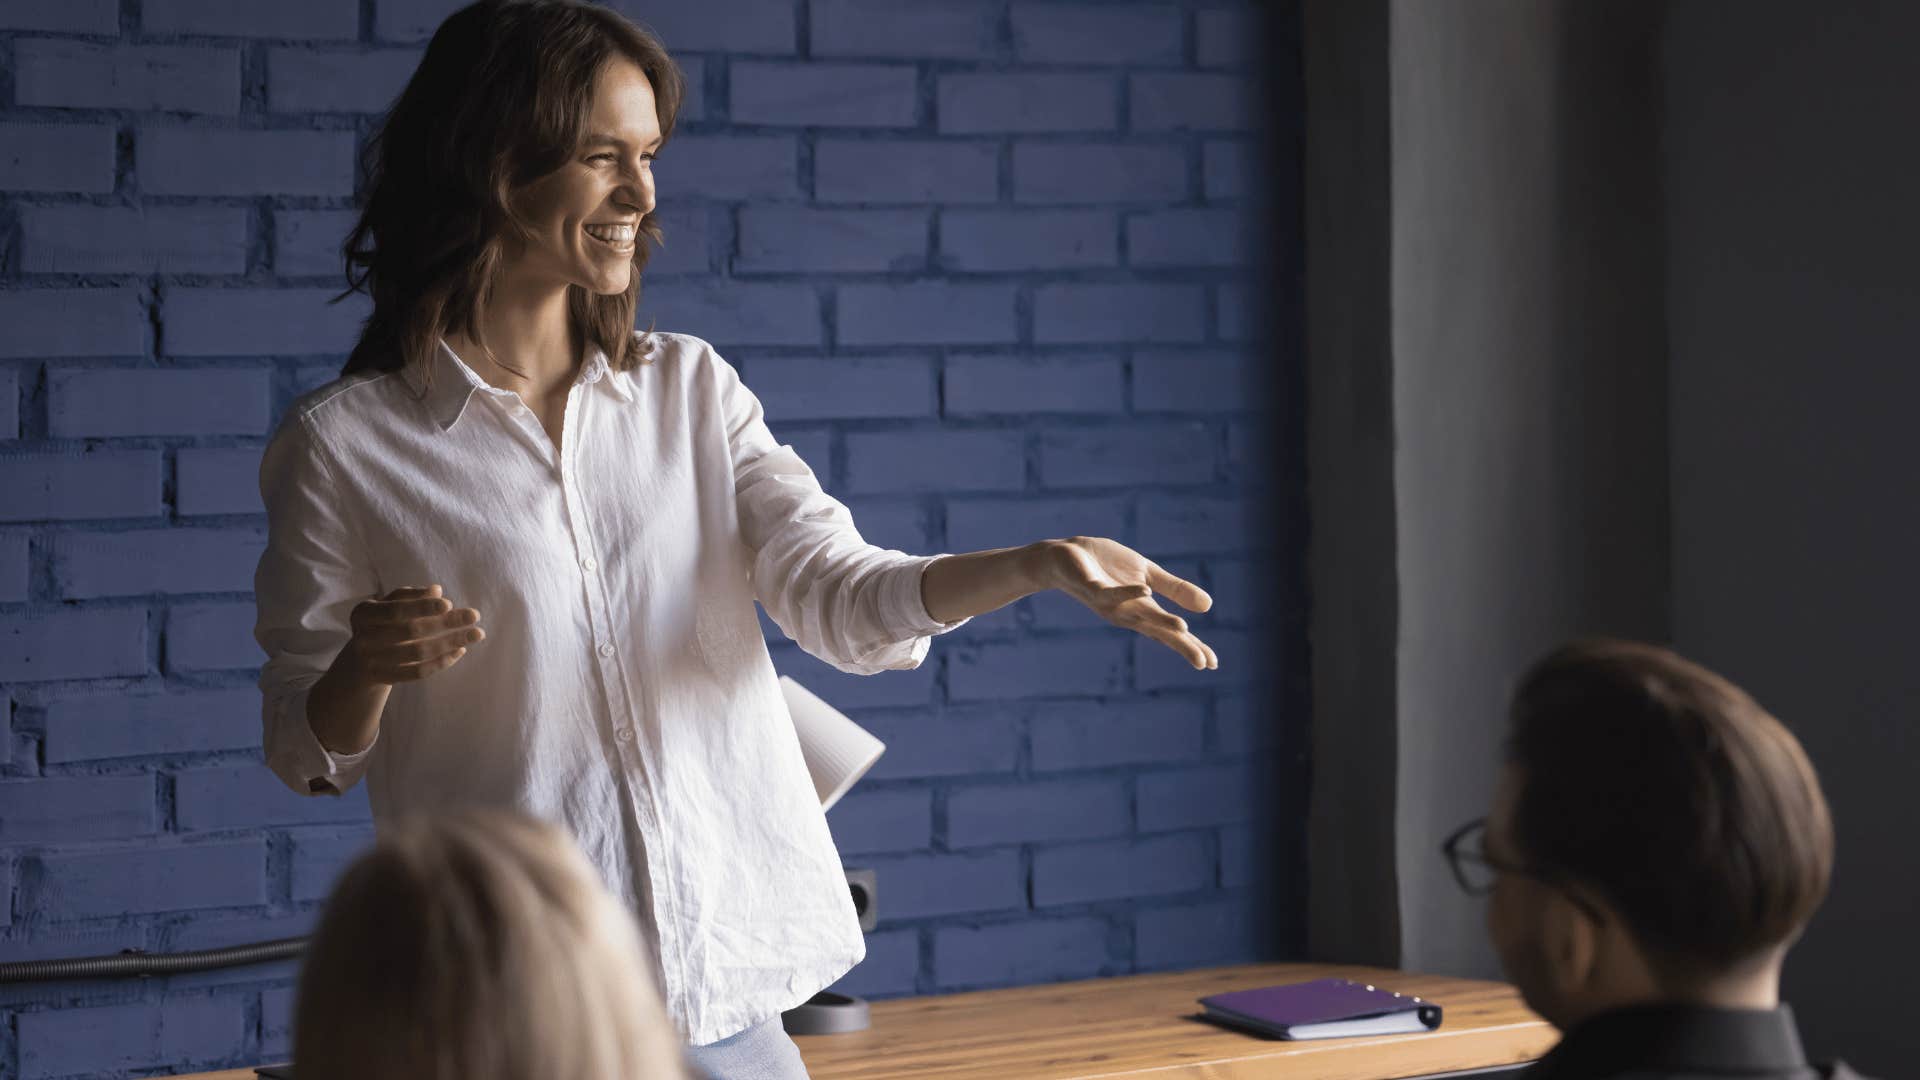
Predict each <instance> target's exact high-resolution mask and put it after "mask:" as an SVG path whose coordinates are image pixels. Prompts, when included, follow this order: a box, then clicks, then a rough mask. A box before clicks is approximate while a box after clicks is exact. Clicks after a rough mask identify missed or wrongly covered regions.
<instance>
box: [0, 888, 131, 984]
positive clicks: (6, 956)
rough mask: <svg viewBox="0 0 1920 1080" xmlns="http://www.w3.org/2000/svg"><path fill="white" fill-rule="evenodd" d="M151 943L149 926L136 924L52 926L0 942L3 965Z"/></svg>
mask: <svg viewBox="0 0 1920 1080" xmlns="http://www.w3.org/2000/svg"><path fill="white" fill-rule="evenodd" d="M6 880H7V877H6V872H5V871H4V870H0V887H4V885H5V883H6ZM6 924H7V917H6V913H5V912H4V911H0V926H5V925H6ZM150 944H151V942H150V940H149V931H148V928H147V927H145V926H142V925H139V924H135V923H125V922H123V923H118V924H113V925H106V926H90V927H73V926H71V925H69V926H49V927H45V928H44V929H42V930H40V931H38V932H36V933H35V934H34V935H33V936H32V937H27V938H18V939H16V940H13V941H0V964H11V963H16V962H18V961H21V960H58V959H61V958H63V957H68V956H105V955H110V954H112V953H117V952H120V951H121V950H123V949H144V948H147V947H148V946H149V945H150ZM9 1004H12V1003H11V1002H9Z"/></svg>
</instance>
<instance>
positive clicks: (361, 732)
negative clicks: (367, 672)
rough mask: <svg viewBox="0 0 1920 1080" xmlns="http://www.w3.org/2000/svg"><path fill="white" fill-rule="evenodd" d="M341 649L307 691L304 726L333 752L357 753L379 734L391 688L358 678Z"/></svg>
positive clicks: (371, 743)
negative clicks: (381, 719)
mask: <svg viewBox="0 0 1920 1080" xmlns="http://www.w3.org/2000/svg"><path fill="white" fill-rule="evenodd" d="M346 657H347V651H346V650H344V649H343V650H341V652H340V655H339V656H337V657H335V658H334V661H333V666H332V667H329V668H328V669H327V673H326V674H325V675H322V676H321V677H320V681H319V682H317V683H314V684H313V689H312V690H310V691H308V693H307V726H308V727H310V728H312V729H313V735H314V738H316V739H319V740H320V745H321V746H324V747H326V748H327V750H328V751H329V752H331V753H335V754H357V753H360V752H361V751H363V750H365V749H366V748H367V747H369V746H372V745H373V740H374V739H375V738H376V737H377V736H378V735H379V734H380V714H381V713H382V712H383V711H385V709H386V707H387V695H389V694H391V693H392V692H393V687H392V686H390V685H388V684H386V683H377V682H370V681H368V680H366V679H363V678H360V677H359V676H358V675H357V674H356V673H355V671H354V670H353V669H352V667H351V665H350V664H349V663H348V661H347V659H346Z"/></svg>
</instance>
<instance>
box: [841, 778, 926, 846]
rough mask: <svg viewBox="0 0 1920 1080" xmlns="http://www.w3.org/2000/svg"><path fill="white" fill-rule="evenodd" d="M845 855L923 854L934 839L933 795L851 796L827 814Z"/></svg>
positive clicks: (923, 792)
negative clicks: (878, 852) (893, 852)
mask: <svg viewBox="0 0 1920 1080" xmlns="http://www.w3.org/2000/svg"><path fill="white" fill-rule="evenodd" d="M827 824H828V825H830V826H832V828H833V843H834V846H835V847H837V848H839V849H840V853H841V854H842V855H860V854H866V853H868V852H875V851H923V850H925V849H926V848H927V846H928V845H929V844H930V843H931V842H932V839H933V792H931V791H928V790H924V789H923V790H914V791H876V792H869V793H865V794H855V795H848V796H847V797H846V798H844V799H842V800H840V801H839V802H837V803H835V804H834V807H833V809H832V810H830V811H828V813H827Z"/></svg>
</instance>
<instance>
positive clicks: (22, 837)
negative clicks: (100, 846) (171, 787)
mask: <svg viewBox="0 0 1920 1080" xmlns="http://www.w3.org/2000/svg"><path fill="white" fill-rule="evenodd" d="M155 806H156V799H155V795H154V785H153V777H152V776H151V775H148V774H145V773H142V774H140V775H137V776H74V777H64V776H59V777H56V776H49V777H40V778H37V779H33V780H14V781H0V843H10V844H43V843H60V842H64V841H69V840H113V839H120V838H126V837H134V836H145V835H148V834H150V833H152V832H153V831H154V827H155V820H154V819H155Z"/></svg>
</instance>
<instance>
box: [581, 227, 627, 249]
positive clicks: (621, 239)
mask: <svg viewBox="0 0 1920 1080" xmlns="http://www.w3.org/2000/svg"><path fill="white" fill-rule="evenodd" d="M584 228H585V229H586V231H587V235H588V236H591V237H593V238H594V239H595V240H598V241H600V242H601V243H603V244H608V245H611V246H613V247H616V248H630V247H632V246H633V237H634V232H635V229H634V226H632V225H587V226H584Z"/></svg>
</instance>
